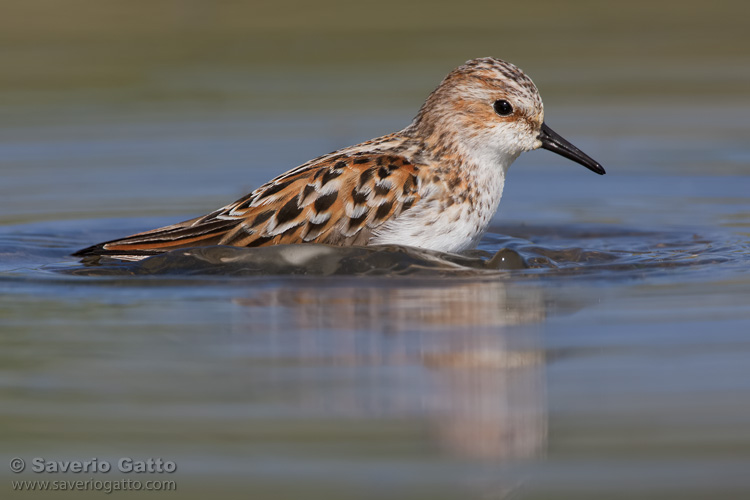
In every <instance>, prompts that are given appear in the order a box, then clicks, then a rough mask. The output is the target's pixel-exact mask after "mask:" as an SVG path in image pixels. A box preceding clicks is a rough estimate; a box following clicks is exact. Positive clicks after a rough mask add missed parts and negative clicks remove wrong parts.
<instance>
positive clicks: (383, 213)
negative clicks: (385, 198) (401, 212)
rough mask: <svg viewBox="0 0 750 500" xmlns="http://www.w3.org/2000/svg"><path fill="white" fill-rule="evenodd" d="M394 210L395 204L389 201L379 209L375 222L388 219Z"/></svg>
mask: <svg viewBox="0 0 750 500" xmlns="http://www.w3.org/2000/svg"><path fill="white" fill-rule="evenodd" d="M392 208H393V202H392V201H389V202H386V203H383V204H382V205H380V206H379V207H378V211H377V212H375V220H379V219H384V218H386V217H388V214H390V213H391V209H392Z"/></svg>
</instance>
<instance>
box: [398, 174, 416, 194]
mask: <svg viewBox="0 0 750 500" xmlns="http://www.w3.org/2000/svg"><path fill="white" fill-rule="evenodd" d="M415 181H416V177H414V176H413V175H411V176H409V177H407V178H406V180H405V181H404V189H403V191H401V192H402V193H403V194H404V195H407V194H410V193H411V192H412V191H414V182H415Z"/></svg>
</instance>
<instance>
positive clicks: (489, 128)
mask: <svg viewBox="0 0 750 500" xmlns="http://www.w3.org/2000/svg"><path fill="white" fill-rule="evenodd" d="M537 148H545V149H548V150H550V151H553V152H555V153H557V154H560V155H562V156H564V157H566V158H569V159H571V160H573V161H576V162H578V163H580V164H582V165H584V166H585V167H587V168H589V169H590V170H592V171H594V172H596V173H598V174H603V173H604V169H603V168H602V166H601V165H599V164H598V163H597V162H596V161H594V160H593V159H592V158H590V157H588V156H587V155H586V154H584V153H583V152H582V151H580V150H579V149H578V148H576V147H575V146H573V145H572V144H570V143H569V142H568V141H566V140H565V139H563V138H562V137H560V136H559V135H557V134H556V133H555V132H553V131H552V129H550V128H549V127H548V126H547V125H546V124H545V123H544V108H543V106H542V99H541V97H540V96H539V92H538V91H537V88H536V86H535V85H534V83H533V82H532V81H531V80H530V79H529V78H528V77H527V76H526V75H525V74H524V73H523V72H522V71H521V70H520V69H518V68H517V67H516V66H514V65H512V64H510V63H507V62H505V61H501V60H499V59H493V58H490V57H485V58H481V59H473V60H471V61H467V62H466V64H464V65H462V66H459V67H458V68H456V69H455V70H453V71H452V72H451V73H450V74H448V76H447V77H446V78H445V79H444V80H443V81H442V83H441V84H440V85H439V86H438V88H437V89H435V91H434V92H432V94H430V96H429V97H428V98H427V101H426V102H425V103H424V105H423V106H422V108H421V109H420V111H419V113H418V114H417V116H416V118H414V121H413V122H412V123H411V124H410V125H409V126H408V127H406V128H405V129H403V130H401V131H400V132H396V133H393V134H389V135H385V136H383V137H379V138H377V139H372V140H370V141H367V142H363V143H361V144H357V145H355V146H350V147H347V148H344V149H340V150H338V151H334V152H333V153H329V154H327V155H323V156H320V157H318V158H315V159H313V160H310V161H309V162H307V163H305V164H303V165H301V166H299V167H297V168H294V169H292V170H290V171H288V172H286V173H284V174H282V175H280V176H278V177H276V178H275V179H273V180H272V181H270V182H268V183H266V184H264V185H263V186H261V187H259V188H258V189H256V190H255V191H253V192H252V193H250V194H249V195H247V196H245V197H244V198H242V199H240V200H237V201H236V202H234V203H231V204H229V205H227V206H225V207H223V208H220V209H218V210H216V211H214V212H212V213H210V214H208V215H205V216H202V217H198V218H195V219H192V220H188V221H185V222H181V223H179V224H174V225H171V226H166V227H162V228H159V229H154V230H151V231H146V232H144V233H140V234H136V235H133V236H128V237H126V238H122V239H118V240H114V241H108V242H105V243H100V244H98V245H94V246H92V247H89V248H85V249H83V250H80V251H79V252H77V253H76V254H75V255H77V256H81V257H86V256H96V255H109V256H113V257H116V258H120V259H128V260H137V259H142V258H144V257H146V256H148V255H154V254H157V253H162V252H165V251H168V250H174V249H176V248H184V247H196V246H207V245H233V246H241V247H257V246H267V245H278V244H285V243H327V244H332V245H342V246H349V245H360V246H363V245H374V244H398V245H408V246H412V247H419V248H425V249H430V250H437V251H441V252H458V251H462V250H467V249H470V248H473V247H475V246H476V244H477V243H478V242H479V240H480V238H481V237H482V235H483V234H484V232H485V230H486V229H487V226H488V225H489V223H490V221H491V220H492V217H493V215H494V214H495V211H496V210H497V207H498V204H499V203H500V198H501V196H502V193H503V186H504V185H505V174H506V171H507V170H508V168H509V167H510V165H511V163H513V162H514V161H515V159H516V158H518V156H519V155H520V154H521V153H523V152H525V151H531V150H533V149H537Z"/></svg>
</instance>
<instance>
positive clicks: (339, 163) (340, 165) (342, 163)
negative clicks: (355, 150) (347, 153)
mask: <svg viewBox="0 0 750 500" xmlns="http://www.w3.org/2000/svg"><path fill="white" fill-rule="evenodd" d="M333 168H337V169H339V170H340V169H342V168H346V162H345V161H344V160H341V161H337V162H336V164H335V165H334V166H333Z"/></svg>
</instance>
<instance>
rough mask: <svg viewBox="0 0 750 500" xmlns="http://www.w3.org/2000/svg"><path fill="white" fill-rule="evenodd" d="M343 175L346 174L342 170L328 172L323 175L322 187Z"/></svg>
mask: <svg viewBox="0 0 750 500" xmlns="http://www.w3.org/2000/svg"><path fill="white" fill-rule="evenodd" d="M343 173H344V172H342V171H341V170H327V171H326V173H325V174H323V180H321V181H320V185H321V186H324V185H326V184H327V183H328V182H330V181H332V180H333V179H335V178H336V177H338V176H339V175H341V174H343Z"/></svg>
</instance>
